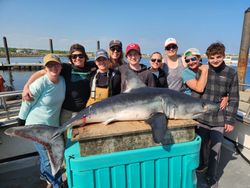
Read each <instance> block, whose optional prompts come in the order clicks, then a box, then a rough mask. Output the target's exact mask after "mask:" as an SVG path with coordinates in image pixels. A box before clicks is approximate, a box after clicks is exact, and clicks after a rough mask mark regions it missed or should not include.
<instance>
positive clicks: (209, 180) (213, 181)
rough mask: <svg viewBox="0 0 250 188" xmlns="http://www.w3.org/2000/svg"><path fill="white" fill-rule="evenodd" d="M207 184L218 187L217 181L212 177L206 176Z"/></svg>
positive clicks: (214, 187)
mask: <svg viewBox="0 0 250 188" xmlns="http://www.w3.org/2000/svg"><path fill="white" fill-rule="evenodd" d="M207 184H208V187H210V188H218V187H219V184H218V181H216V180H214V179H212V178H209V177H207Z"/></svg>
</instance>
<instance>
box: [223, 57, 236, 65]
mask: <svg viewBox="0 0 250 188" xmlns="http://www.w3.org/2000/svg"><path fill="white" fill-rule="evenodd" d="M224 62H225V63H226V64H227V65H237V64H238V60H233V58H232V56H226V57H225V58H224Z"/></svg>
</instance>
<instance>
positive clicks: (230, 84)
mask: <svg viewBox="0 0 250 188" xmlns="http://www.w3.org/2000/svg"><path fill="white" fill-rule="evenodd" d="M224 96H228V98H229V99H228V106H227V107H226V110H219V111H218V112H213V113H206V114H204V115H203V116H201V117H200V118H198V121H199V122H200V123H203V124H205V125H208V126H224V125H225V124H230V125H234V123H235V117H236V114H237V110H238V105H239V82H238V75H237V72H236V71H235V70H234V69H233V68H231V67H228V66H226V64H225V63H223V64H222V65H220V67H217V68H214V67H212V66H209V70H208V80H207V85H206V88H205V91H204V92H203V94H201V96H200V98H202V99H206V100H209V101H212V102H215V103H218V104H219V103H220V102H221V98H222V97H224Z"/></svg>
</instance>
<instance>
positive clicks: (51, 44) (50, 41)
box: [49, 39, 54, 53]
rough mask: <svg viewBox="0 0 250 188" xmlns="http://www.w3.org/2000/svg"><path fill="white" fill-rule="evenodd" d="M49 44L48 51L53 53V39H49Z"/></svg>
mask: <svg viewBox="0 0 250 188" xmlns="http://www.w3.org/2000/svg"><path fill="white" fill-rule="evenodd" d="M49 46H50V52H51V53H54V50H53V41H52V39H49Z"/></svg>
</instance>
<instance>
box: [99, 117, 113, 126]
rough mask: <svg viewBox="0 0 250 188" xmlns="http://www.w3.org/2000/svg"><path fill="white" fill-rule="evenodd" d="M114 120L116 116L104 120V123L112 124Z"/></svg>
mask: <svg viewBox="0 0 250 188" xmlns="http://www.w3.org/2000/svg"><path fill="white" fill-rule="evenodd" d="M113 121H115V118H110V119H107V120H106V121H104V122H102V124H104V125H108V124H110V123H111V122H113Z"/></svg>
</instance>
